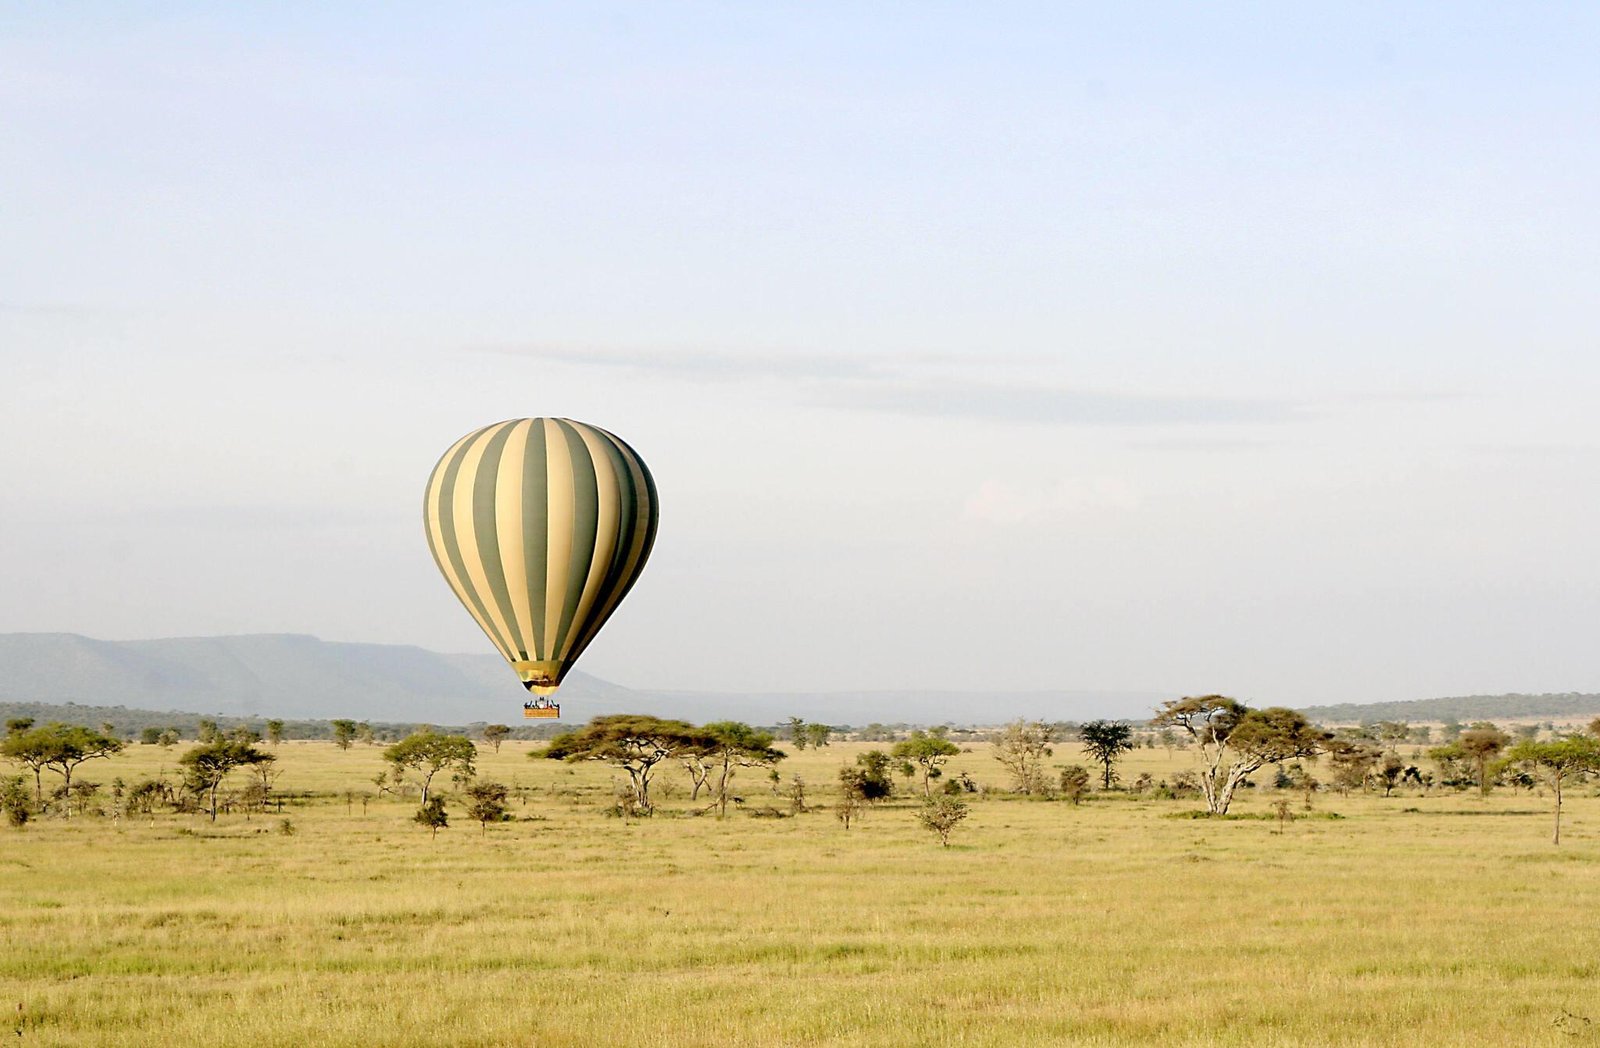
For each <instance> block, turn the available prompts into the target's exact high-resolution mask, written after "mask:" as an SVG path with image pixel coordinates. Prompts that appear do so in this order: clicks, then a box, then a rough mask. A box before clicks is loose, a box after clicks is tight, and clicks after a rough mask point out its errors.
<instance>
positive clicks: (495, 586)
mask: <svg viewBox="0 0 1600 1048" xmlns="http://www.w3.org/2000/svg"><path fill="white" fill-rule="evenodd" d="M656 507H657V502H656V486H655V481H654V480H653V479H651V477H650V471H649V470H648V469H646V468H645V465H644V462H643V460H641V459H640V458H639V456H638V454H637V453H635V452H634V450H633V449H632V448H630V447H629V446H628V445H627V444H625V443H623V442H622V441H621V440H619V439H618V438H617V437H615V436H613V435H612V434H610V433H608V432H606V431H605V430H603V429H599V428H598V427H595V426H590V425H586V424H585V423H582V422H574V421H572V420H571V419H564V418H522V419H511V420H510V421H507V422H497V423H495V424H494V425H492V426H485V427H484V428H482V429H479V430H474V431H473V432H471V433H468V434H467V435H466V436H464V437H462V438H461V439H460V440H458V441H456V442H455V444H453V445H451V447H450V450H449V451H446V452H445V453H444V457H443V458H441V459H440V460H439V464H438V465H436V466H434V467H433V474H432V475H431V476H430V477H429V478H428V487H427V492H426V494H425V495H424V497H423V506H422V515H423V521H424V523H425V525H426V527H427V532H428V548H429V549H430V550H432V552H433V559H434V561H435V563H437V564H438V565H439V570H440V571H441V572H443V574H444V577H445V581H446V582H448V583H449V584H450V588H451V589H452V590H454V591H455V594H456V596H457V597H458V598H460V600H461V603H462V604H464V605H465V606H466V609H467V612H468V613H469V614H471V615H472V617H473V619H475V620H476V621H477V623H478V625H479V626H480V627H482V628H483V632H484V633H486V634H488V636H489V640H490V641H491V642H493V644H494V646H495V647H496V648H498V649H499V650H500V654H501V655H504V656H505V658H506V661H507V662H509V663H511V668H512V669H513V670H515V671H516V673H517V676H518V677H520V678H521V679H522V684H523V687H525V688H527V689H528V690H529V691H530V692H532V693H533V694H534V695H536V696H538V698H536V699H533V700H530V701H528V702H526V703H524V704H523V714H524V716H529V717H558V716H560V714H561V707H560V706H558V705H556V704H555V702H554V701H552V700H551V699H550V698H549V696H550V695H552V694H554V693H555V690H556V689H557V688H558V687H560V686H561V681H562V679H563V678H564V677H566V675H567V671H568V670H570V669H571V668H572V664H573V663H574V662H576V661H577V660H578V656H580V655H582V654H583V651H584V649H585V648H587V647H588V646H589V643H590V642H591V641H593V640H594V638H595V634H596V633H598V632H599V631H600V627H601V626H604V625H605V623H606V620H607V619H609V618H610V617H611V613H612V612H614V611H616V610H617V605H618V604H619V603H621V601H622V598H623V597H624V596H626V595H627V593H628V590H629V589H631V588H632V587H633V584H634V582H635V581H637V579H638V578H639V573H640V572H641V571H642V570H644V563H645V560H646V559H647V558H648V557H649V556H650V547H651V545H652V544H653V543H654V542H655V537H656V522H657V519H658V514H657V508H656Z"/></svg>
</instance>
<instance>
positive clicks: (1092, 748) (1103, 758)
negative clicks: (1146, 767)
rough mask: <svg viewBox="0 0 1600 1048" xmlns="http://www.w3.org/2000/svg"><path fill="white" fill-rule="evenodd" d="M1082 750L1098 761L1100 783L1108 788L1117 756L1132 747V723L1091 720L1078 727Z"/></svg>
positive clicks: (1115, 771)
mask: <svg viewBox="0 0 1600 1048" xmlns="http://www.w3.org/2000/svg"><path fill="white" fill-rule="evenodd" d="M1078 738H1080V739H1081V740H1083V752H1084V753H1087V754H1088V755H1089V756H1090V757H1092V758H1093V759H1094V760H1096V761H1098V762H1099V763H1100V767H1101V776H1100V785H1101V788H1102V789H1107V790H1109V789H1110V788H1111V783H1112V782H1113V781H1114V780H1115V779H1116V777H1117V770H1116V769H1117V758H1119V757H1121V756H1122V755H1123V754H1124V753H1127V752H1128V751H1129V750H1131V749H1133V746H1134V742H1133V725H1131V724H1128V723H1127V722H1125V721H1107V720H1093V721H1090V722H1089V723H1088V724H1085V725H1084V726H1083V727H1081V728H1079V729H1078Z"/></svg>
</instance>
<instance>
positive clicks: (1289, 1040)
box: [0, 742, 1600, 1048]
mask: <svg viewBox="0 0 1600 1048" xmlns="http://www.w3.org/2000/svg"><path fill="white" fill-rule="evenodd" d="M183 748H184V747H182V746H180V747H178V748H177V749H175V750H171V751H167V750H163V749H162V748H160V747H157V746H139V745H135V746H130V747H129V748H128V750H127V751H126V752H125V753H124V754H122V755H119V756H117V757H114V758H111V759H109V760H102V761H95V762H91V763H90V764H87V765H85V766H84V767H83V769H81V771H80V774H81V775H82V776H84V777H87V778H91V779H93V780H95V781H98V782H101V783H106V784H109V783H110V782H111V780H112V779H113V778H115V777H121V778H122V779H124V780H126V781H127V782H129V783H130V784H131V783H133V782H134V781H136V780H138V779H140V778H143V777H146V776H149V775H152V774H154V773H155V772H157V771H158V769H160V768H161V767H163V766H165V768H166V770H167V772H168V774H169V775H171V774H172V773H173V772H174V770H175V768H174V766H175V760H176V757H177V755H178V754H179V753H180V752H181V751H182V749H183ZM537 748H538V744H527V743H516V742H509V743H506V744H505V745H504V747H503V749H502V751H501V752H500V753H499V754H498V755H497V754H494V753H493V752H491V751H490V750H489V749H488V747H482V748H481V749H482V754H481V757H480V759H479V768H478V770H479V774H480V776H484V777H492V778H495V779H498V780H500V781H503V782H506V783H507V784H512V783H515V784H517V785H518V786H521V787H528V788H529V789H528V790H527V791H525V792H524V793H523V794H522V795H521V796H520V797H517V798H514V799H513V802H512V809H511V810H512V814H513V816H514V819H515V821H512V822H506V823H501V824H498V825H491V826H490V827H489V828H488V832H487V834H485V833H482V832H480V828H479V826H478V825H477V824H475V823H472V822H470V821H468V820H467V818H466V815H465V813H464V810H463V809H462V806H461V804H460V803H459V802H458V801H457V800H456V799H455V798H454V797H453V796H452V798H451V800H450V803H449V806H448V807H449V811H450V814H451V824H450V826H449V828H448V829H446V830H443V831H442V832H440V834H439V835H438V838H437V839H430V837H429V834H428V831H427V830H426V829H423V828H422V827H419V826H418V825H416V824H414V823H413V822H412V821H411V816H412V813H413V811H414V810H415V808H416V800H415V798H414V797H412V798H408V799H405V800H397V799H394V798H392V797H385V798H383V799H376V800H369V802H368V804H367V805H366V806H365V809H364V808H363V804H362V800H361V795H362V794H367V795H370V794H372V793H373V785H372V777H373V776H374V775H375V774H377V773H378V772H379V771H381V770H383V763H382V759H381V757H380V755H379V754H380V749H379V748H377V747H367V746H362V745H359V744H358V745H357V746H355V747H354V748H352V749H351V750H349V751H340V750H338V749H336V748H335V747H334V746H333V745H332V744H329V743H285V744H283V745H281V746H279V747H277V750H276V752H277V753H278V754H279V761H278V764H279V767H281V769H282V776H281V778H280V779H279V781H278V783H277V788H278V789H279V790H280V791H282V792H283V793H285V794H286V795H290V800H289V801H288V802H287V803H286V805H285V808H284V811H283V814H282V815H278V814H270V815H267V816H262V815H255V816H253V817H250V818H246V816H244V815H243V814H224V815H221V816H219V818H218V820H217V821H216V822H215V823H214V824H213V823H211V822H209V821H208V820H207V818H206V817H205V816H204V815H203V814H202V815H172V814H157V815H155V816H153V817H142V816H141V817H131V818H123V819H120V820H112V819H110V818H96V817H76V816H75V817H73V818H71V819H60V818H49V819H41V820H37V821H35V822H32V823H30V824H29V825H27V826H26V827H25V828H23V829H22V830H20V831H19V830H12V829H9V828H0V943H3V951H0V1014H4V1019H3V1021H0V1035H4V1036H5V1038H6V1039H7V1040H8V1041H9V1042H10V1043H15V1044H19V1045H54V1044H72V1045H107V1046H110V1045H134V1044H152V1045H154V1044H207V1045H221V1044H229V1045H232V1044H239V1045H253V1046H267V1045H307V1044H316V1045H425V1044H452V1045H484V1046H487V1045H628V1044H653V1045H704V1044H725V1045H799V1044H838V1045H885V1046H887V1045H894V1046H897V1048H903V1046H906V1045H921V1044H962V1045H1018V1044H1095V1045H1129V1044H1141V1045H1142V1044H1151V1045H1252V1046H1262V1045H1283V1044H1339V1045H1414V1044H1466V1043H1471V1044H1492V1045H1541V1044H1600V920H1596V914H1597V912H1600V799H1597V798H1596V797H1595V796H1594V790H1593V788H1592V787H1588V786H1585V787H1580V788H1576V789H1573V790H1571V792H1570V793H1569V799H1568V819H1567V823H1566V827H1565V831H1564V835H1563V836H1564V841H1563V843H1562V845H1561V846H1560V847H1559V848H1557V847H1554V846H1552V845H1551V844H1550V841H1549V829H1550V827H1549V823H1550V818H1549V799H1548V798H1547V797H1544V796H1540V795H1538V794H1530V793H1528V792H1526V791H1524V792H1522V793H1520V794H1513V793H1511V792H1509V791H1507V790H1504V789H1501V790H1497V791H1496V792H1495V794H1494V795H1492V796H1491V797H1490V798H1488V799H1487V800H1480V799H1479V798H1478V797H1477V796H1476V794H1474V793H1459V792H1455V791H1449V790H1439V789H1435V790H1433V791H1432V793H1431V795H1429V796H1423V795H1421V794H1420V793H1418V792H1416V791H1409V792H1404V793H1399V794H1397V795H1396V796H1393V797H1389V798H1384V797H1382V796H1380V795H1378V794H1376V793H1369V794H1365V795H1363V794H1359V793H1358V794H1353V795H1351V796H1349V797H1341V796H1338V795H1337V794H1329V793H1319V794H1318V795H1317V796H1316V799H1315V806H1316V809H1317V812H1316V814H1323V815H1325V814H1326V813H1337V814H1339V815H1341V816H1343V817H1342V818H1339V819H1331V818H1326V817H1317V818H1302V819H1298V820H1296V821H1294V822H1292V823H1290V824H1289V825H1288V826H1287V828H1286V829H1285V830H1284V832H1281V833H1279V832H1277V831H1278V829H1279V826H1278V824H1277V823H1276V822H1274V821H1271V820H1265V819H1249V818H1246V819H1229V820H1190V819H1184V818H1175V817H1173V816H1174V815H1175V814H1178V813H1183V812H1189V811H1193V810H1195V809H1197V807H1198V802H1197V801H1196V800H1194V799H1192V798H1191V799H1188V800H1157V799H1153V798H1148V797H1146V798H1133V797H1129V796H1128V795H1126V794H1123V793H1114V794H1094V795H1091V796H1090V798H1089V799H1087V800H1086V801H1085V802H1084V803H1083V804H1082V805H1080V806H1074V805H1071V804H1069V803H1067V802H1065V801H1040V800H1030V799H1026V798H1020V797H1011V796H1006V795H1004V794H1000V793H997V792H994V793H990V794H988V795H987V796H981V797H978V796H971V795H969V796H968V797H967V798H966V799H967V800H969V801H970V803H971V806H972V810H971V816H970V818H969V819H968V820H967V821H966V822H965V823H963V824H962V825H961V826H960V827H958V828H957V830H956V832H955V834H954V836H953V838H952V845H951V847H949V848H947V849H946V848H941V847H939V845H938V842H937V840H936V838H934V837H933V836H932V835H930V834H929V833H928V832H927V831H926V830H925V829H923V828H922V827H920V826H919V825H917V823H916V820H915V819H914V817H913V816H914V810H915V804H914V803H913V801H912V798H911V796H910V794H909V791H908V790H907V787H905V786H903V785H902V786H901V787H900V790H901V793H902V796H901V797H900V798H897V799H896V800H894V801H891V802H889V803H886V804H881V805H879V806H878V807H876V808H874V809H873V810H871V811H869V812H868V813H867V814H866V815H865V817H864V818H863V819H862V820H861V821H860V822H859V823H857V824H856V825H855V826H854V828H852V829H850V830H849V831H848V832H847V831H846V830H845V829H844V828H843V827H842V826H841V825H840V823H839V822H838V820H837V819H836V818H835V817H834V815H833V813H832V812H831V811H830V810H828V808H829V806H831V804H832V803H833V801H834V800H835V796H834V794H833V792H832V789H831V787H832V786H833V785H834V783H835V780H836V774H837V769H838V767H839V766H840V764H841V763H842V762H845V761H848V760H850V759H851V758H852V757H853V755H854V754H855V753H856V752H858V751H860V750H862V749H865V748H869V747H868V745H865V744H839V743H835V744H834V745H832V746H829V747H827V748H825V749H822V750H807V751H805V752H803V753H799V754H795V755H793V756H792V757H791V759H789V760H787V761H785V762H784V765H783V775H784V779H785V782H786V783H787V781H788V780H789V779H790V778H791V777H792V776H793V775H795V774H798V775H800V776H801V777H802V779H804V780H805V781H806V782H807V783H808V784H809V789H808V792H807V800H808V802H809V803H811V804H812V805H813V806H814V810H813V811H811V812H808V813H805V814H800V815H796V816H792V817H789V816H787V812H788V807H789V806H788V802H787V800H786V799H782V798H779V797H776V796H774V794H773V792H772V788H771V785H770V784H769V783H768V782H767V780H766V777H765V775H764V773H762V772H759V771H746V772H744V773H743V776H744V777H743V778H741V779H739V780H738V786H739V789H738V792H739V793H740V794H741V795H742V796H743V797H744V799H745V803H744V805H743V806H742V808H741V809H740V810H739V811H737V812H733V811H730V813H729V817H728V818H727V819H726V820H725V821H718V820H717V819H715V818H714V817H709V816H704V817H692V816H690V815H688V814H686V812H687V810H688V809H689V808H690V805H689V802H688V796H687V780H686V779H685V777H684V776H683V774H682V773H681V772H680V771H677V770H663V771H662V773H661V774H660V777H659V780H658V782H659V786H666V785H667V784H668V783H671V784H672V787H671V788H669V789H667V790H665V791H661V792H660V793H658V797H657V800H658V803H659V804H660V806H661V811H660V812H659V813H658V814H657V815H656V816H655V817H654V818H649V819H636V820H631V821H625V820H623V819H621V818H618V817H614V816H607V815H605V814H604V813H603V812H604V809H605V808H606V807H607V806H608V804H609V803H610V799H611V796H612V787H613V780H614V778H615V776H616V775H617V774H618V773H615V772H613V770H612V769H609V768H607V767H605V766H603V765H592V764H586V765H578V766H574V765H566V764H562V763H559V762H555V761H548V760H530V759H529V758H528V756H527V754H528V752H529V750H530V749H537ZM1191 759H1192V758H1191V757H1190V755H1189V754H1187V753H1184V752H1176V753H1172V754H1168V753H1166V752H1164V751H1161V750H1140V751H1136V752H1135V753H1133V754H1131V755H1129V756H1128V757H1127V758H1126V760H1125V762H1124V765H1123V769H1122V771H1123V777H1124V780H1125V781H1132V779H1133V778H1134V777H1135V776H1136V775H1137V774H1138V773H1139V772H1141V771H1150V772H1152V773H1153V774H1154V775H1156V777H1158V778H1162V777H1168V776H1170V775H1171V774H1172V773H1173V772H1175V771H1178V770H1181V769H1183V768H1186V767H1189V766H1190V761H1191ZM1054 760H1055V763H1056V764H1057V765H1059V764H1063V763H1067V762H1069V761H1071V762H1076V761H1080V760H1081V758H1080V757H1079V756H1078V755H1077V753H1076V747H1075V745H1073V744H1071V743H1068V744H1063V745H1059V746H1058V747H1057V751H1056V757H1055V758H1054ZM1085 763H1087V762H1085ZM961 771H966V772H968V773H969V774H970V775H971V776H972V777H973V778H974V779H976V780H978V781H979V782H981V783H985V784H991V785H995V786H1000V785H1003V784H1004V782H1005V776H1004V774H1003V769H1001V768H1000V766H999V765H998V764H997V763H996V762H995V761H994V760H992V759H991V758H990V757H989V755H988V753H987V751H986V747H985V746H983V745H976V746H973V747H971V748H970V750H969V751H968V752H964V753H963V754H962V755H961V756H959V757H957V758H955V759H954V761H953V762H952V764H951V766H950V772H951V773H959V772H961ZM235 774H236V779H235V780H234V781H233V783H232V784H233V785H237V786H242V785H243V784H244V782H245V781H246V778H247V774H248V773H247V772H243V771H241V772H237V773H235ZM174 777H175V776H174ZM1258 777H1261V776H1258ZM441 778H443V776H441ZM659 786H658V789H659ZM445 787H446V789H450V788H451V787H450V786H449V784H448V783H446V784H445ZM347 790H351V791H356V795H355V796H354V797H353V798H350V799H347V798H346V796H345V791H347ZM1279 796H1285V797H1290V798H1292V799H1293V800H1294V802H1295V804H1294V807H1295V810H1296V811H1297V812H1299V811H1300V809H1301V804H1300V800H1301V798H1300V795H1299V794H1276V793H1271V794H1269V793H1268V792H1267V791H1265V790H1251V791H1247V792H1246V793H1245V795H1243V796H1242V798H1241V799H1240V800H1239V801H1238V802H1236V804H1235V810H1236V811H1237V812H1240V813H1244V814H1247V815H1248V814H1252V813H1255V814H1265V813H1267V811H1268V807H1269V802H1270V800H1272V799H1275V798H1276V797H1279ZM767 806H771V807H774V808H777V809H779V810H780V811H782V812H784V813H785V817H756V816H755V815H753V814H752V812H751V810H752V809H759V808H763V807H767ZM285 819H287V820H288V821H289V825H290V826H291V827H292V829H293V833H292V834H285V833H284V832H283V826H284V820H285ZM1589 1020H1593V1025H1590V1024H1589V1022H1588V1021H1589Z"/></svg>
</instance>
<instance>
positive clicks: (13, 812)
mask: <svg viewBox="0 0 1600 1048" xmlns="http://www.w3.org/2000/svg"><path fill="white" fill-rule="evenodd" d="M24 781H25V780H24V779H23V778H22V776H20V775H13V776H9V777H7V778H4V779H0V812H4V813H5V817H6V822H7V823H9V824H10V825H11V826H14V827H15V828H17V829H19V830H20V829H22V827H23V826H25V825H27V823H28V817H29V816H30V815H32V814H33V812H32V811H31V810H30V809H29V808H28V787H27V786H25V785H23V783H24Z"/></svg>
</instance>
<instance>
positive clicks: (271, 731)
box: [267, 720, 283, 746]
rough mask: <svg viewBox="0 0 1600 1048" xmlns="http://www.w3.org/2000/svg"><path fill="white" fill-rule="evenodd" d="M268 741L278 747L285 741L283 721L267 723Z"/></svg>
mask: <svg viewBox="0 0 1600 1048" xmlns="http://www.w3.org/2000/svg"><path fill="white" fill-rule="evenodd" d="M267 741H268V742H270V743H272V745H274V746H276V745H278V744H279V743H281V742H282V741H283V721H281V720H269V721H267Z"/></svg>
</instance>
